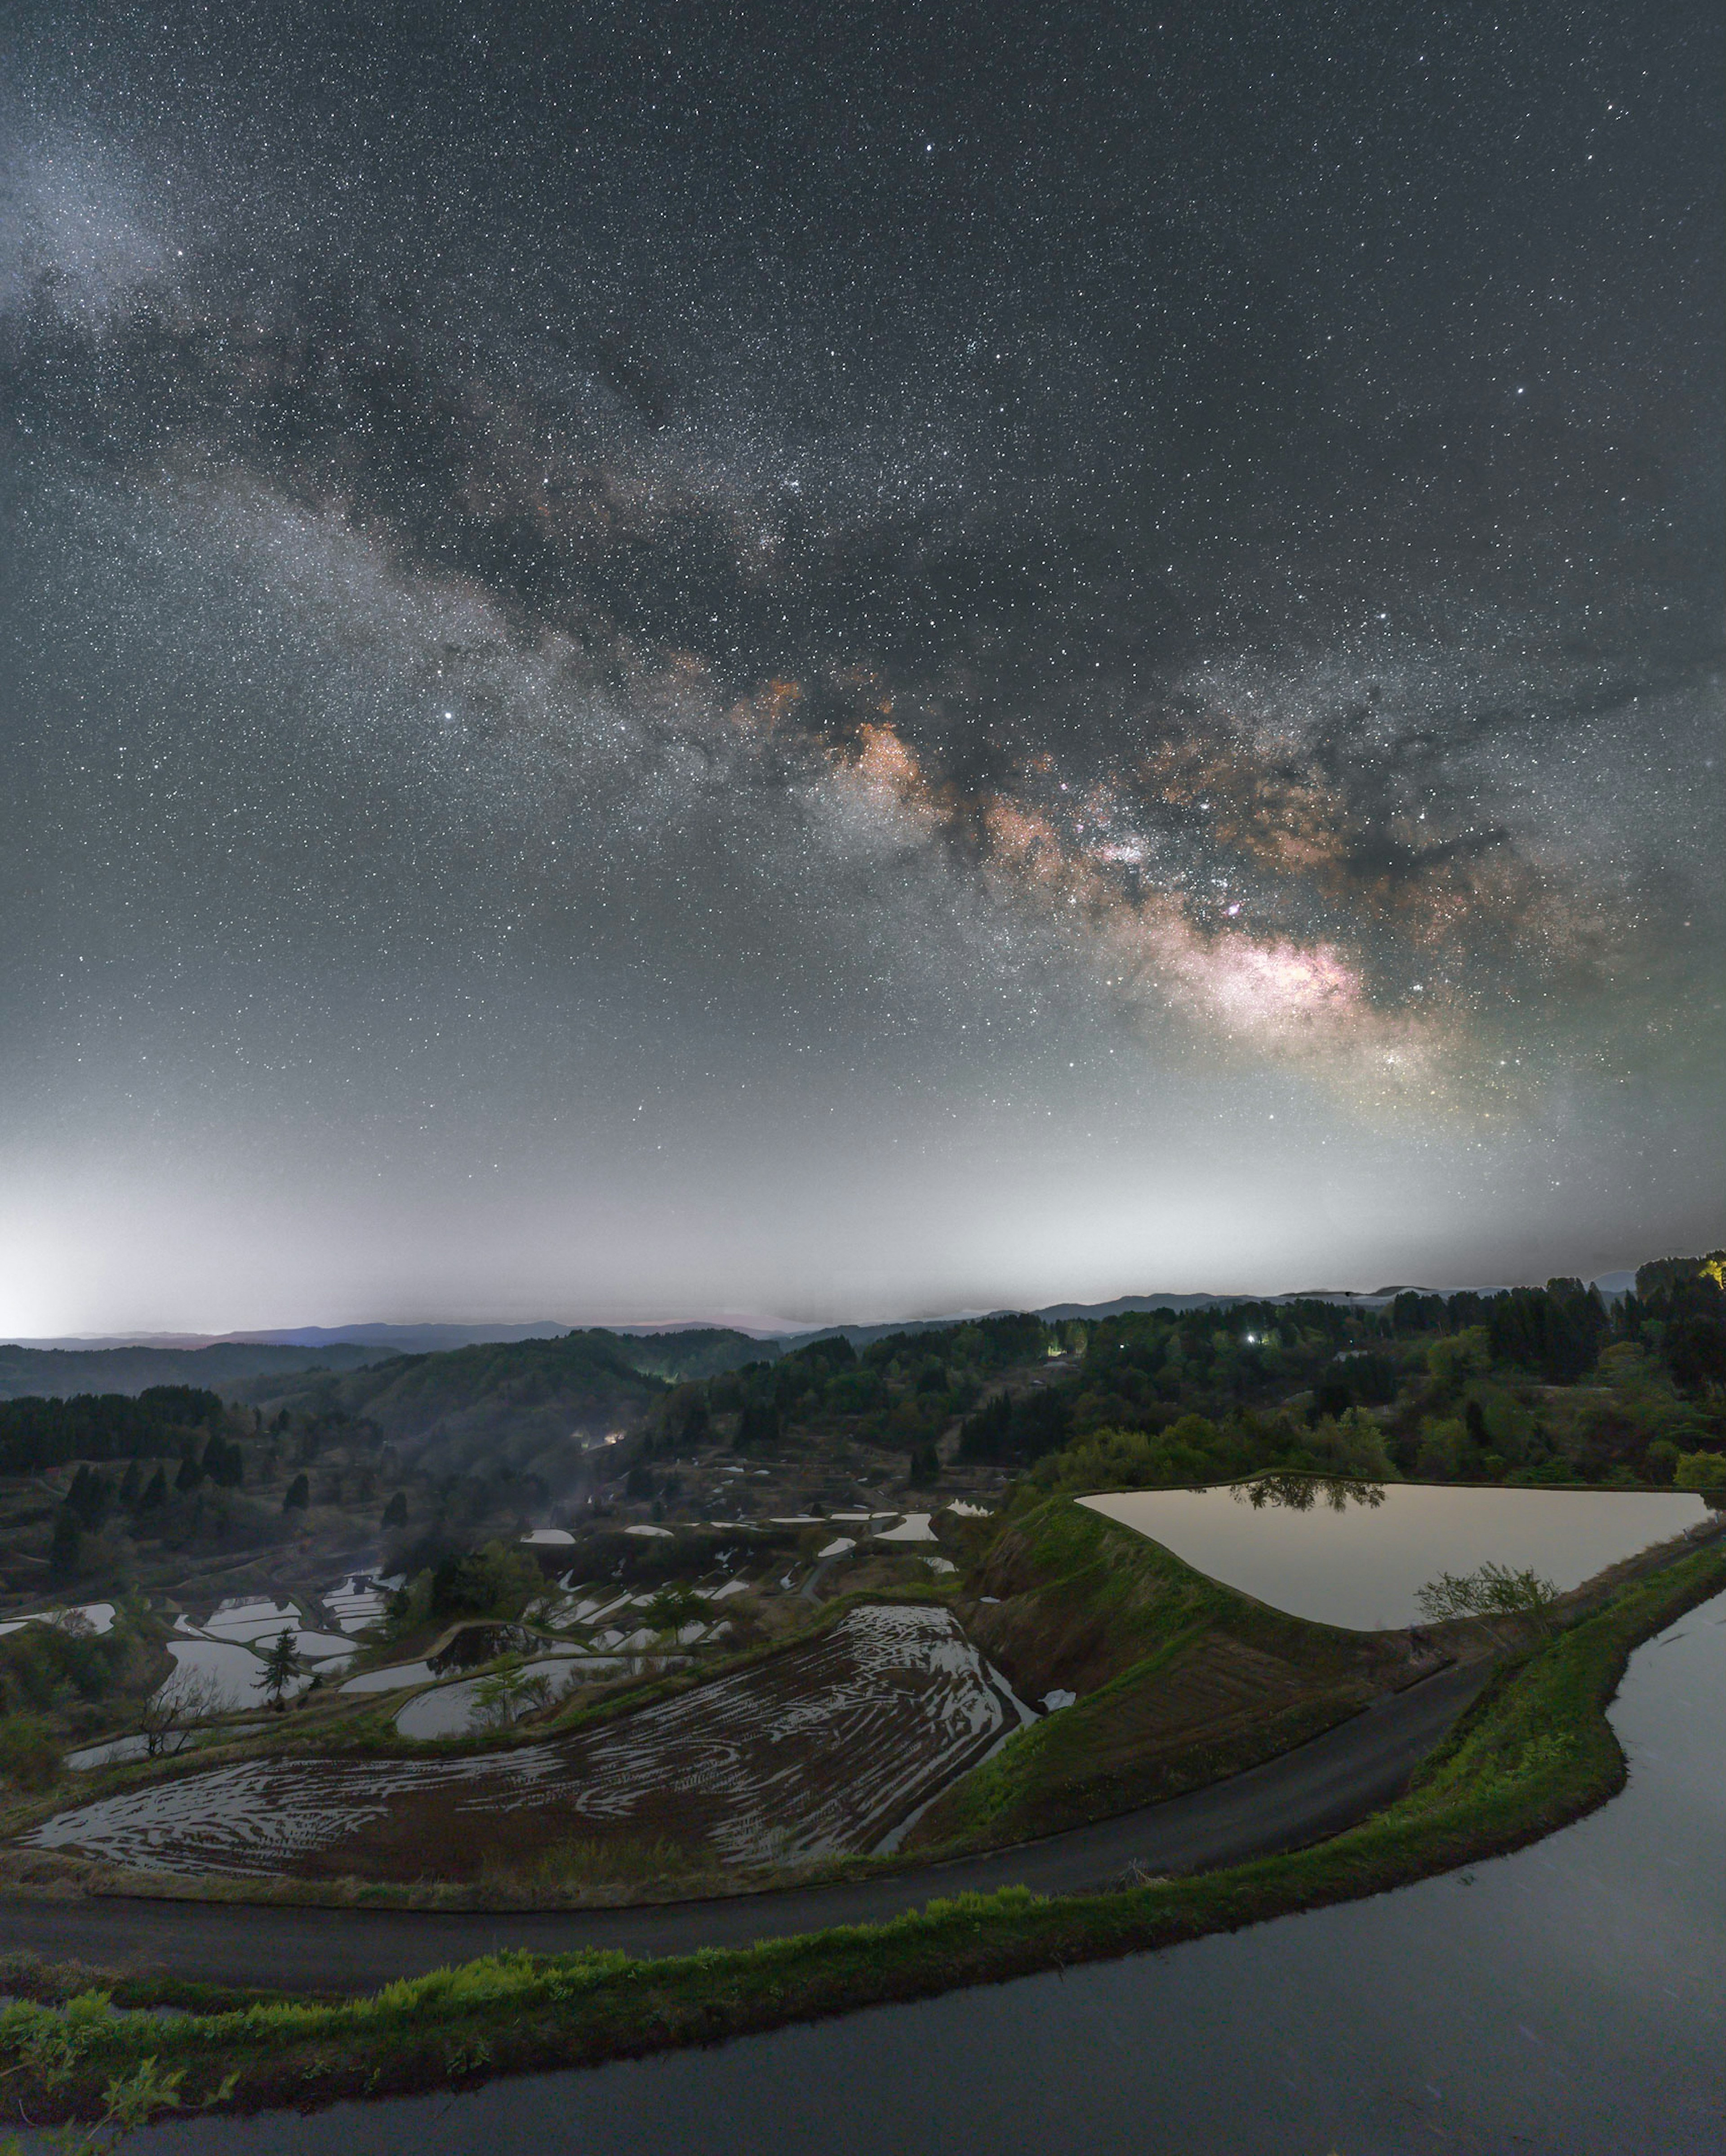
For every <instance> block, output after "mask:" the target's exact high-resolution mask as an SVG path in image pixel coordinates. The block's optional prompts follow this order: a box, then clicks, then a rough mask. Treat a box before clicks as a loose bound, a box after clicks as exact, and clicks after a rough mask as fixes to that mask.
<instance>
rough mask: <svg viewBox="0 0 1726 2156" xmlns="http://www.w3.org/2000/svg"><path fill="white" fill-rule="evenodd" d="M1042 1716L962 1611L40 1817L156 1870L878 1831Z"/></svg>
mask: <svg viewBox="0 0 1726 2156" xmlns="http://www.w3.org/2000/svg"><path fill="white" fill-rule="evenodd" d="M1030 1718H1031V1717H1030V1712H1029V1710H1028V1709H1026V1708H1025V1707H1022V1706H1021V1705H1020V1702H1018V1700H1017V1699H1015V1697H1014V1696H1013V1693H1012V1691H1011V1690H1010V1688H1009V1686H1008V1685H1007V1683H1006V1681H1005V1680H1004V1678H1003V1677H1001V1676H999V1675H998V1674H997V1672H996V1671H994V1670H993V1669H992V1668H991V1667H990V1666H989V1664H988V1663H987V1662H985V1661H984V1659H983V1657H982V1655H980V1654H979V1651H978V1650H977V1648H976V1647H975V1646H974V1645H973V1644H972V1643H971V1641H970V1640H968V1639H967V1638H966V1636H965V1635H964V1634H963V1631H961V1630H960V1629H959V1627H958V1625H957V1624H956V1623H955V1621H954V1620H953V1617H952V1616H951V1615H950V1614H948V1612H947V1611H946V1610H942V1609H918V1608H910V1607H890V1608H872V1609H854V1610H852V1611H851V1612H850V1614H848V1615H847V1616H846V1617H845V1619H843V1620H841V1621H840V1623H839V1624H838V1625H835V1627H834V1628H833V1630H831V1631H830V1632H828V1633H826V1634H824V1635H823V1636H822V1637H821V1638H819V1640H811V1641H809V1642H808V1643H807V1644H805V1645H801V1646H798V1647H794V1648H792V1649H789V1650H788V1651H787V1652H785V1653H784V1654H782V1655H775V1656H774V1657H773V1658H772V1659H771V1660H770V1661H764V1662H761V1663H758V1664H757V1665H756V1666H754V1667H753V1668H751V1669H747V1670H742V1671H737V1673H736V1674H734V1675H732V1676H727V1677H722V1678H720V1679H717V1681H715V1682H713V1683H711V1684H708V1685H703V1686H699V1687H697V1688H696V1690H695V1691H690V1692H686V1693H685V1694H683V1695H682V1696H681V1697H678V1698H676V1699H671V1700H667V1701H665V1702H662V1703H660V1705H658V1706H655V1707H647V1708H645V1709H643V1710H642V1711H641V1712H639V1713H636V1714H632V1715H629V1716H627V1717H624V1719H622V1720H620V1721H618V1722H612V1723H610V1724H609V1725H606V1726H604V1727H599V1728H596V1729H593V1730H590V1731H583V1732H577V1733H576V1734H574V1735H572V1736H569V1737H567V1738H554V1739H551V1740H549V1741H547V1742H546V1743H538V1744H530V1745H523V1746H521V1747H519V1748H515V1749H511V1750H509V1751H505V1752H494V1753H481V1754H478V1755H474V1756H470V1757H466V1758H441V1759H405V1760H404V1759H397V1758H373V1759H368V1760H367V1759H359V1760H357V1759H353V1758H329V1759H325V1758H301V1759H291V1758H286V1759H259V1760H250V1761H246V1762H244V1763H241V1764H239V1765H237V1766H230V1767H221V1768H208V1769H207V1770H205V1771H204V1772H203V1773H193V1774H185V1775H182V1776H180V1777H178V1778H177V1779H174V1780H172V1781H167V1782H162V1783H157V1784H154V1785H152V1786H151V1787H148V1788H145V1789H134V1790H129V1791H127V1792H126V1793H125V1794H121V1795H118V1796H113V1797H108V1798H105V1799H101V1800H100V1802H97V1803H94V1804H85V1805H81V1806H80V1807H79V1808H78V1809H75V1810H72V1811H65V1812H60V1813H57V1814H56V1815H54V1818H52V1819H50V1820H47V1821H46V1822H44V1825H41V1826H39V1827H38V1828H36V1829H35V1830H33V1832H32V1833H30V1834H29V1835H27V1836H26V1837H25V1839H26V1840H28V1841H29V1842H32V1843H33V1844H34V1845H37V1846H39V1847H45V1848H52V1849H63V1850H67V1851H80V1852H82V1853H84V1854H86V1855H89V1856H96V1857H100V1858H103V1859H105V1860H106V1861H109V1862H111V1863H117V1864H122V1865H126V1866H135V1867H139V1868H142V1869H146V1870H153V1871H172V1872H180V1873H195V1872H202V1871H224V1872H239V1873H249V1874H253V1875H263V1874H274V1873H282V1872H288V1873H295V1874H298V1875H300V1876H305V1877H331V1876H359V1877H365V1878H384V1879H419V1878H445V1879H451V1878H457V1879H459V1878H468V1877H471V1876H474V1875H475V1874H476V1873H477V1872H478V1871H480V1870H481V1869H482V1868H483V1867H484V1866H485V1865H486V1864H487V1863H490V1862H496V1861H500V1860H507V1861H520V1860H521V1859H524V1858H532V1857H533V1856H537V1855H540V1854H542V1853H544V1852H547V1851H551V1850H552V1849H554V1848H556V1847H557V1845H560V1844H567V1843H569V1842H572V1841H583V1842H602V1843H603V1842H604V1841H605V1840H608V1839H616V1840H623V1841H628V1842H631V1843H640V1842H641V1841H643V1840H674V1841H676V1842H677V1843H678V1844H680V1845H681V1846H683V1847H685V1848H686V1849H687V1850H689V1851H691V1855H692V1856H705V1857H706V1858H707V1859H708V1860H710V1861H717V1862H718V1863H722V1864H731V1865H752V1864H760V1863H763V1862H766V1861H779V1862H796V1861H806V1860H809V1859H811V1858H814V1857H818V1856H827V1855H831V1854H834V1853H836V1852H840V1851H867V1850H871V1849H875V1848H876V1847H878V1846H879V1845H881V1843H882V1841H883V1840H886V1838H887V1837H888V1836H889V1835H891V1833H892V1831H893V1830H894V1829H895V1828H896V1827H897V1826H898V1825H901V1824H902V1822H903V1821H904V1820H906V1819H907V1818H908V1817H909V1815H911V1814H912V1812H914V1811H916V1810H917V1809H919V1808H920V1807H921V1806H922V1804H926V1803H927V1801H928V1799H930V1798H931V1797H932V1796H933V1795H934V1794H935V1793H936V1792H937V1790H938V1789H942V1788H943V1787H944V1786H945V1785H946V1784H948V1782H950V1781H952V1780H953V1779H954V1778H955V1777H956V1776H957V1775H958V1774H963V1772H964V1771H965V1770H966V1768H969V1767H971V1766H973V1765H974V1764H975V1763H977V1761H978V1760H979V1759H980V1758H982V1757H983V1756H984V1753H987V1752H988V1751H989V1750H990V1749H991V1748H992V1747H993V1746H994V1744H995V1743H996V1742H997V1741H998V1740H999V1738H1002V1737H1003V1736H1004V1735H1006V1734H1007V1732H1009V1730H1012V1729H1014V1728H1015V1727H1018V1726H1019V1725H1020V1722H1024V1721H1028V1720H1030Z"/></svg>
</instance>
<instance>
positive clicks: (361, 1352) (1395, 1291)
mask: <svg viewBox="0 0 1726 2156" xmlns="http://www.w3.org/2000/svg"><path fill="white" fill-rule="evenodd" d="M1635 1284H1636V1275H1635V1274H1634V1273H1633V1272H1614V1273H1604V1274H1602V1275H1600V1277H1599V1278H1598V1279H1597V1280H1596V1281H1595V1286H1597V1287H1598V1288H1599V1289H1600V1292H1601V1293H1602V1294H1603V1295H1607V1296H1619V1295H1623V1294H1624V1293H1626V1291H1628V1290H1629V1289H1631V1287H1633V1286H1635ZM1410 1292H1412V1293H1415V1294H1420V1295H1432V1294H1438V1295H1451V1294H1455V1293H1456V1292H1457V1291H1456V1289H1454V1288H1419V1287H1417V1288H1412V1289H1410V1288H1409V1287H1407V1286H1404V1285H1402V1284H1397V1285H1394V1286H1388V1287H1376V1288H1369V1289H1364V1290H1359V1291H1357V1290H1354V1289H1352V1288H1329V1287H1325V1288H1298V1289H1294V1290H1292V1291H1287V1292H1286V1293H1284V1294H1282V1295H1275V1296H1247V1295H1205V1294H1198V1295H1190V1294H1189V1295H1179V1294H1174V1293H1169V1294H1161V1295H1158V1294H1152V1295H1122V1296H1116V1297H1115V1298H1114V1300H1113V1301H1111V1302H1056V1303H1049V1304H1046V1305H1045V1306H1044V1307H1043V1308H1042V1309H1040V1311H1039V1312H1037V1313H1036V1314H1037V1316H1038V1317H1043V1318H1047V1319H1050V1320H1051V1321H1056V1320H1060V1319H1063V1318H1074V1317H1087V1318H1102V1317H1122V1316H1123V1315H1124V1314H1125V1313H1127V1312H1130V1311H1143V1310H1205V1309H1218V1310H1222V1309H1227V1308H1229V1307H1230V1306H1232V1305H1234V1304H1235V1303H1240V1302H1292V1301H1327V1302H1357V1303H1361V1304H1364V1305H1367V1306H1378V1305H1380V1304H1383V1303H1385V1302H1388V1301H1390V1300H1391V1298H1392V1297H1393V1296H1397V1295H1401V1294H1405V1293H1410ZM1476 1292H1477V1293H1482V1294H1492V1293H1493V1292H1496V1290H1495V1289H1493V1288H1483V1289H1477V1290H1476ZM989 1314H990V1313H986V1312H979V1311H953V1312H948V1313H946V1314H945V1315H943V1316H941V1317H921V1318H902V1319H899V1320H896V1321H895V1322H891V1323H887V1324H878V1325H824V1326H811V1327H795V1326H792V1325H789V1324H787V1325H784V1326H783V1329H774V1330H768V1328H767V1327H758V1326H757V1325H756V1324H755V1323H753V1322H749V1321H747V1320H744V1321H738V1320H736V1319H727V1320H725V1321H720V1320H717V1319H706V1318H695V1319H691V1320H689V1321H688V1322H685V1323H682V1324H678V1323H676V1322H660V1323H655V1324H646V1325H614V1326H609V1327H588V1328H582V1327H573V1326H571V1325H568V1324H565V1323H563V1322H562V1321H560V1320H559V1319H557V1318H552V1317H542V1318H534V1319H532V1320H530V1321H528V1322H525V1323H520V1324H514V1325H503V1324H493V1325H457V1324H428V1325H387V1324H374V1323H367V1324H360V1325H330V1326H325V1325H301V1326H295V1327H287V1328H283V1329H281V1330H276V1331H269V1332H233V1333H226V1334H223V1335H221V1336H219V1337H214V1338H212V1337H210V1336H209V1335H208V1334H201V1333H172V1332H170V1333H162V1332H157V1333H145V1334H141V1335H140V1334H131V1335H120V1336H110V1337H94V1338H90V1337H70V1338H59V1339H49V1340H42V1339H35V1340H23V1341H18V1342H13V1344H11V1345H9V1346H0V1399H18V1398H19V1397H21V1396H22V1395H23V1394H45V1395H47V1396H49V1397H50V1398H58V1399H65V1398H68V1397H69V1396H70V1395H71V1394H74V1393H139V1392H141V1391H143V1390H144V1389H145V1388H146V1386H149V1385H176V1384H177V1385H207V1386H208V1387H210V1388H211V1389H213V1390H216V1389H222V1388H224V1387H227V1386H230V1385H234V1384H236V1383H239V1382H241V1381H242V1380H247V1379H255V1378H275V1377H280V1378H292V1377H294V1376H295V1375H296V1374H297V1373H300V1372H301V1371H309V1370H314V1369H325V1370H331V1371H335V1372H338V1373H340V1372H346V1371H350V1370H357V1369H362V1368H367V1367H368V1366H370V1365H373V1364H376V1363H383V1362H384V1361H387V1360H388V1359H391V1358H394V1357H397V1356H403V1355H414V1356H417V1355H436V1354H445V1353H449V1352H450V1351H452V1350H454V1349H458V1348H465V1347H489V1346H494V1345H498V1344H513V1343H516V1342H521V1341H527V1340H554V1339H557V1338H560V1337H562V1336H563V1335H564V1334H566V1333H569V1332H575V1331H580V1330H588V1331H593V1332H598V1331H604V1332H608V1333H609V1334H610V1335H611V1336H612V1337H614V1338H617V1339H623V1340H629V1341H633V1342H636V1343H638V1345H637V1347H636V1349H635V1352H634V1353H632V1354H631V1356H630V1357H629V1360H630V1362H631V1363H633V1364H634V1367H635V1368H637V1369H640V1370H641V1371H644V1372H645V1373H649V1374H650V1375H652V1376H655V1377H660V1378H671V1379H673V1380H674V1381H675V1380H676V1379H679V1378H706V1377H711V1376H714V1375H715V1374H716V1373H717V1372H718V1371H720V1370H723V1369H735V1368H737V1367H738V1366H739V1364H741V1363H745V1362H747V1361H750V1360H751V1359H753V1358H758V1357H759V1358H767V1359H771V1358H774V1357H776V1356H778V1355H781V1354H783V1353H785V1352H786V1351H787V1350H788V1349H789V1348H791V1347H797V1346H799V1345H801V1344H803V1343H804V1342H808V1341H811V1340H818V1339H831V1338H833V1337H835V1336H838V1335H843V1337H845V1339H847V1340H849V1341H850V1342H851V1344H852V1346H853V1347H866V1346H867V1345H868V1344H869V1342H871V1341H872V1340H880V1339H883V1338H885V1337H886V1335H887V1334H888V1333H890V1332H931V1331H932V1330H934V1329H935V1328H936V1327H938V1326H943V1325H953V1324H961V1323H963V1322H966V1321H967V1320H968V1319H970V1318H973V1317H982V1316H984V1315H989Z"/></svg>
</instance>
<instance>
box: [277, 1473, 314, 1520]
mask: <svg viewBox="0 0 1726 2156" xmlns="http://www.w3.org/2000/svg"><path fill="white" fill-rule="evenodd" d="M310 1503H311V1483H310V1481H307V1479H306V1476H304V1475H296V1476H295V1477H294V1479H293V1481H291V1482H290V1483H289V1485H288V1486H287V1488H286V1489H285V1491H283V1492H282V1510H283V1512H304V1511H305V1510H306V1507H307V1506H308V1505H309V1504H310Z"/></svg>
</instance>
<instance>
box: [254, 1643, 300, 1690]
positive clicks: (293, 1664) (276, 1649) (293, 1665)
mask: <svg viewBox="0 0 1726 2156" xmlns="http://www.w3.org/2000/svg"><path fill="white" fill-rule="evenodd" d="M299 1673H300V1657H299V1655H298V1654H297V1653H296V1651H295V1646H294V1635H293V1634H292V1632H290V1630H287V1628H286V1627H285V1626H284V1627H283V1629H282V1631H281V1633H280V1636H279V1637H278V1638H277V1639H276V1640H275V1643H274V1644H273V1645H270V1646H269V1647H266V1648H265V1651H264V1667H263V1669H262V1671H260V1672H259V1676H258V1677H257V1679H256V1682H257V1684H258V1686H259V1690H260V1691H262V1692H263V1694H264V1696H265V1698H266V1699H267V1700H268V1701H269V1702H270V1705H271V1706H272V1707H280V1705H281V1701H282V1694H283V1693H284V1692H285V1691H286V1690H287V1689H288V1687H289V1686H290V1685H291V1684H292V1683H293V1681H294V1679H295V1677H296V1676H298V1675H299Z"/></svg>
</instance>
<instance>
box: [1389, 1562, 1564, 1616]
mask: <svg viewBox="0 0 1726 2156" xmlns="http://www.w3.org/2000/svg"><path fill="white" fill-rule="evenodd" d="M1557 1599H1558V1589H1557V1588H1556V1587H1554V1584H1553V1583H1552V1582H1551V1581H1550V1580H1549V1579H1544V1578H1542V1577H1541V1575H1540V1574H1539V1573H1538V1572H1535V1571H1533V1570H1532V1569H1531V1568H1524V1569H1523V1570H1521V1571H1517V1570H1514V1569H1513V1568H1511V1567H1510V1566H1509V1565H1504V1564H1494V1563H1490V1562H1488V1563H1486V1564H1483V1565H1482V1566H1481V1568H1480V1569H1479V1570H1478V1571H1477V1572H1462V1573H1456V1572H1441V1573H1440V1574H1439V1575H1438V1577H1437V1578H1436V1579H1432V1580H1429V1581H1428V1582H1427V1583H1426V1584H1425V1587H1423V1588H1422V1589H1420V1593H1419V1594H1417V1595H1416V1596H1415V1602H1416V1603H1417V1604H1418V1605H1419V1607H1420V1614H1421V1615H1422V1616H1423V1617H1424V1618H1425V1620H1426V1621H1427V1622H1428V1623H1429V1624H1439V1623H1441V1622H1442V1621H1443V1620H1445V1619H1446V1618H1448V1617H1484V1618H1486V1619H1487V1620H1492V1618H1495V1617H1499V1618H1511V1619H1523V1620H1528V1622H1529V1623H1531V1624H1532V1625H1533V1626H1534V1629H1535V1630H1536V1631H1538V1632H1543V1633H1544V1632H1545V1631H1546V1630H1549V1627H1550V1625H1551V1621H1552V1619H1551V1611H1552V1605H1553V1604H1554V1602H1555V1601H1556V1600H1557Z"/></svg>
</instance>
